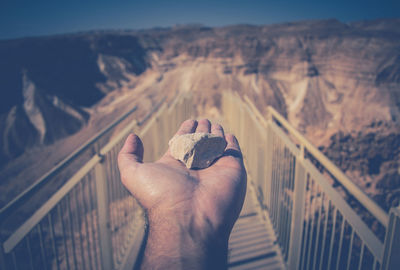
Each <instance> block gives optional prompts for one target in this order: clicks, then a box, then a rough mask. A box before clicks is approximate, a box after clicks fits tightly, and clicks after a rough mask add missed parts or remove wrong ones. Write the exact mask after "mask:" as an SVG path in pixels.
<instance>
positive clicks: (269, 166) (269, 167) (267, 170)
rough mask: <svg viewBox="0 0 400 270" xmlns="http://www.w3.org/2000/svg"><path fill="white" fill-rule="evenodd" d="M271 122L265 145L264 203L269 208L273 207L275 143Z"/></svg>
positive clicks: (267, 129) (268, 126) (268, 125)
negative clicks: (272, 189)
mask: <svg viewBox="0 0 400 270" xmlns="http://www.w3.org/2000/svg"><path fill="white" fill-rule="evenodd" d="M270 123H271V122H268V124H267V127H266V131H267V145H266V147H265V156H266V158H265V163H266V164H265V165H266V166H265V193H264V194H265V195H264V200H265V202H264V204H265V205H266V206H267V208H268V210H270V207H271V203H270V202H271V201H270V198H271V181H272V158H273V156H272V151H273V145H272V143H273V142H272V135H273V134H272V129H271V125H270Z"/></svg>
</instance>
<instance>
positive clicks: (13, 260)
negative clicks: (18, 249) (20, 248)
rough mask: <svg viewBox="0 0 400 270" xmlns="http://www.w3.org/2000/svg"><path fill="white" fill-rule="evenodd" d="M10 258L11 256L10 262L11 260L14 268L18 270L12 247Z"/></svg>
mask: <svg viewBox="0 0 400 270" xmlns="http://www.w3.org/2000/svg"><path fill="white" fill-rule="evenodd" d="M11 258H12V262H13V266H14V269H15V270H18V269H19V267H18V264H17V258H16V256H15V249H13V251H11Z"/></svg>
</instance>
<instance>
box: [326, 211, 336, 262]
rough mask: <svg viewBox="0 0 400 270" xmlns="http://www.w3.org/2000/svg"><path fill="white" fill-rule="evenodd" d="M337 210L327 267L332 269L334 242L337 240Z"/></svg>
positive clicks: (334, 216)
mask: <svg viewBox="0 0 400 270" xmlns="http://www.w3.org/2000/svg"><path fill="white" fill-rule="evenodd" d="M337 212H338V209H337V208H336V209H335V212H334V215H333V223H332V235H331V241H330V247H329V256H328V264H327V267H328V269H331V262H332V253H333V246H334V245H333V242H334V241H335V234H336V217H337Z"/></svg>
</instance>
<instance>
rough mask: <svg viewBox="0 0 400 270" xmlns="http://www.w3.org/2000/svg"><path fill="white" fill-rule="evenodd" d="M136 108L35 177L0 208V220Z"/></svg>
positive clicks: (135, 108) (134, 109)
mask: <svg viewBox="0 0 400 270" xmlns="http://www.w3.org/2000/svg"><path fill="white" fill-rule="evenodd" d="M136 110H137V106H135V107H133V108H132V109H131V110H129V111H128V112H127V113H125V114H124V115H123V116H121V117H120V118H118V119H117V120H115V121H114V122H112V123H111V124H110V125H108V126H107V127H106V128H104V129H103V130H101V131H100V132H98V133H97V134H96V135H94V136H93V137H92V138H91V139H90V140H88V141H87V142H86V143H85V144H84V145H82V146H81V147H79V148H78V149H77V150H75V151H74V152H72V153H71V154H69V155H68V156H67V157H66V158H64V159H63V160H62V161H61V162H60V163H58V164H57V165H56V166H55V167H53V168H52V169H51V170H50V171H49V172H47V173H46V174H44V175H43V176H41V177H40V178H39V179H37V180H36V181H35V182H34V183H33V184H32V185H30V186H29V187H28V188H27V189H25V190H24V191H23V192H21V193H20V194H18V195H17V196H16V197H15V198H14V199H12V200H11V201H10V202H8V203H7V204H6V205H5V206H4V207H3V208H1V209H0V221H1V220H5V218H6V216H7V215H8V213H10V212H12V211H13V210H15V209H16V208H17V207H19V206H20V205H21V203H23V201H25V200H26V199H27V198H28V197H30V196H31V195H33V194H34V193H35V192H36V191H37V190H38V189H39V188H40V187H42V186H43V185H44V184H46V183H47V181H48V180H49V179H50V178H51V177H53V176H54V175H56V174H57V173H58V172H60V170H61V169H63V168H65V167H66V166H67V165H68V164H70V163H71V162H72V161H73V160H74V159H75V158H76V157H77V156H79V155H80V154H81V153H82V152H83V151H85V150H86V149H87V148H88V147H90V146H91V145H92V144H93V143H95V142H96V141H97V140H98V139H99V138H100V137H102V136H103V135H104V134H105V133H107V132H108V131H110V130H111V129H113V128H114V127H115V126H116V125H118V124H119V123H121V122H122V121H123V120H125V119H126V118H127V117H128V116H129V115H131V114H132V113H133V112H135V111H136Z"/></svg>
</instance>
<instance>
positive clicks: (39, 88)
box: [0, 19, 400, 207]
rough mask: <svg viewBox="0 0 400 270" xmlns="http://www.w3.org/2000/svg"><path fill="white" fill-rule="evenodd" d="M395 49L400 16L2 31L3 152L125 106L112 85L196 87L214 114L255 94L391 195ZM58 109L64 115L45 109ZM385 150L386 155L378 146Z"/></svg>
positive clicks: (153, 92) (201, 104) (363, 181)
mask: <svg viewBox="0 0 400 270" xmlns="http://www.w3.org/2000/svg"><path fill="white" fill-rule="evenodd" d="M399 48H400V20H399V19H392V20H377V21H367V22H356V23H350V24H344V23H341V22H339V21H336V20H324V21H305V22H295V23H286V24H279V25H267V26H251V25H236V26H229V27H221V28H210V27H204V26H199V25H191V26H182V27H174V28H157V29H150V30H142V31H108V32H90V33H80V34H73V35H60V36H54V37H40V38H27V39H19V40H10V41H0V57H1V59H5V61H3V60H2V61H1V62H0V76H1V78H2V80H1V81H0V90H1V91H0V104H1V107H0V108H1V109H0V114H1V116H0V125H1V127H2V129H1V135H0V136H1V142H0V149H1V150H2V154H1V157H2V159H3V160H9V159H10V158H12V157H14V156H16V155H18V154H20V153H22V152H23V151H24V149H26V148H27V147H31V146H32V145H37V144H41V143H50V142H52V141H54V140H57V139H58V138H60V137H63V136H67V135H68V134H72V133H74V132H76V131H77V130H79V128H81V127H82V126H84V125H85V123H87V121H88V114H89V113H90V111H91V110H89V109H92V108H94V107H96V106H99V104H100V105H101V106H107V105H105V104H112V106H118V103H117V102H108V103H107V102H104V100H107V99H110V97H112V98H113V100H116V99H117V98H116V97H115V95H114V96H113V92H115V89H119V90H121V89H122V90H123V91H124V93H130V92H131V93H133V94H132V95H136V94H135V93H136V92H135V91H138V90H137V89H141V90H140V91H141V93H142V92H143V93H145V94H146V95H149V96H159V95H170V94H171V93H175V92H176V91H190V92H193V93H194V95H195V97H196V98H197V99H196V102H195V104H196V105H197V106H198V108H197V109H198V110H199V112H200V114H202V115H209V116H217V117H218V113H219V111H218V109H219V107H220V104H221V93H222V92H223V91H226V90H229V91H236V92H238V93H239V94H240V95H247V96H248V97H250V99H252V100H253V101H254V103H255V104H256V105H257V107H258V108H259V109H260V111H261V112H262V113H266V107H267V106H268V105H271V106H273V107H275V108H276V109H277V110H278V111H279V112H280V113H281V114H283V115H284V116H285V117H287V118H288V120H289V121H290V122H291V123H292V124H293V125H294V126H295V127H296V128H297V129H298V130H300V131H301V132H303V133H304V134H305V135H306V136H307V137H308V138H309V139H310V140H311V141H312V142H313V143H314V144H315V145H317V146H320V147H321V149H322V150H323V151H324V152H325V153H327V154H328V156H329V157H330V158H331V159H332V160H333V161H334V162H336V164H337V165H338V166H340V167H341V168H342V169H344V170H345V171H346V173H348V174H349V175H351V176H352V177H353V178H354V179H355V181H356V182H357V183H358V184H359V185H360V186H361V187H362V188H364V190H366V191H367V192H369V193H371V194H376V195H377V196H378V195H379V196H385V194H386V193H387V192H389V191H390V190H392V189H393V183H392V182H393V181H394V180H393V181H392V180H391V179H397V178H398V167H399V161H398V160H399V156H398V152H396V146H395V145H396V142H397V140H398V139H396V138H397V137H398V135H399V133H400V124H399V123H400V122H399V121H400V120H399V119H400V111H399V108H400V50H399ZM32 89H33V90H32ZM36 96H40V98H39V97H37V98H36V99H33V97H36ZM30 100H35V102H32V101H30ZM55 100H56V101H55ZM56 103H57V104H64V105H62V106H56V105H55V104H56ZM32 104H34V105H32ZM66 104H68V105H66ZM110 106H111V105H110ZM48 108H54V109H48ZM55 108H56V109H55ZM67 108H68V109H67ZM88 108H89V109H88ZM53 110H56V111H57V112H60V111H62V112H63V113H62V116H58V115H57V114H54V113H51V114H53V115H54V116H51V117H50V116H48V114H49V112H50V111H53ZM104 111H107V110H104ZM92 116H93V115H92ZM60 117H61V118H60ZM58 119H63V120H62V121H59V120H58ZM61 126H65V127H63V128H64V129H63V131H62V132H59V133H57V132H56V131H57V130H59V129H60V128H61ZM3 127H4V128H3ZM371 134H372V135H371ZM343 136H344V137H346V136H349V139H348V140H347V141H346V142H343V141H342V140H343V139H342V138H343ZM22 137H23V138H25V140H21V139H20V138H22ZM349 149H350V150H349ZM379 149H384V152H385V153H383V154H381V157H382V159H380V158H379V156H378V154H376V155H375V156H374V154H371V153H379V151H380V150H379ZM397 149H398V147H397ZM366 153H369V154H368V158H367V157H366V156H365V154H366ZM350 157H351V158H350ZM356 160H357V161H356ZM396 177H397V178H396ZM383 179H385V180H383ZM394 182H396V181H394ZM385 183H386V184H385ZM387 183H389V184H387ZM396 183H397V182H396ZM399 185H400V184H399ZM398 187H399V186H396V189H397V188H398ZM382 194H383V195H382ZM386 197H387V196H386ZM386 197H385V198H386ZM398 197H400V195H399V196H398ZM396 200H398V199H396V198H393V200H392V201H390V202H385V203H384V205H385V207H388V206H389V205H392V204H395V203H396Z"/></svg>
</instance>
